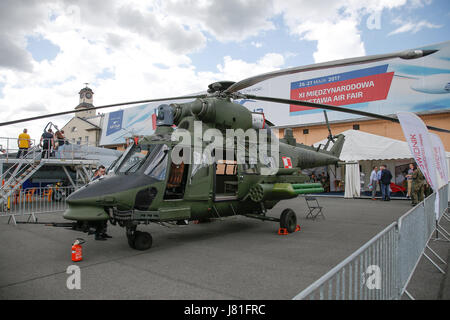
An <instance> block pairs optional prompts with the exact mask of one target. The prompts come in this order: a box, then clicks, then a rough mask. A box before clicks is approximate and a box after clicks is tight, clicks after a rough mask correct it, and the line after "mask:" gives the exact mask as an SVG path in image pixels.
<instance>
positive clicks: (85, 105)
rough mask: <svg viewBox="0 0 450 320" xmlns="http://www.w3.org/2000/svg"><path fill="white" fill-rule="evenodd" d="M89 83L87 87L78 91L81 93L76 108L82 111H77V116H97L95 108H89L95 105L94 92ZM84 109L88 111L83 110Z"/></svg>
mask: <svg viewBox="0 0 450 320" xmlns="http://www.w3.org/2000/svg"><path fill="white" fill-rule="evenodd" d="M87 85H88V84H87V83H86V87H85V88H83V89H81V90H80V92H79V93H78V94H79V95H80V103H79V104H78V105H77V106H76V107H75V110H80V112H77V113H76V116H77V117H80V118H89V117H94V116H95V110H87V109H89V108H93V107H94V97H93V96H94V92H93V91H92V89H91V88H89V87H88V86H87ZM83 109H85V110H86V111H81V110H83Z"/></svg>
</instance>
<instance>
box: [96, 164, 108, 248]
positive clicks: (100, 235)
mask: <svg viewBox="0 0 450 320" xmlns="http://www.w3.org/2000/svg"><path fill="white" fill-rule="evenodd" d="M105 173H106V168H105V166H103V165H101V166H100V167H98V169H97V171H95V174H94V178H93V179H92V181H94V180H97V179H100V177H102V176H104V175H105ZM107 228H108V221H107V220H103V221H98V222H97V223H96V227H95V240H100V241H104V240H106V239H109V238H112V237H111V236H110V235H109V234H107V233H106V230H107Z"/></svg>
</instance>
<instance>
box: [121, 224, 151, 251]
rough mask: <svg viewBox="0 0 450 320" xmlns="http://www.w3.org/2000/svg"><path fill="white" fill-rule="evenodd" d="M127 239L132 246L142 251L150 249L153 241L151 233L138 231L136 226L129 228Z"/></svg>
mask: <svg viewBox="0 0 450 320" xmlns="http://www.w3.org/2000/svg"><path fill="white" fill-rule="evenodd" d="M127 240H128V245H129V246H130V248H132V249H136V250H140V251H144V250H147V249H150V248H151V246H152V243H153V239H152V236H151V235H150V233H148V232H142V231H137V230H136V226H133V227H129V228H127Z"/></svg>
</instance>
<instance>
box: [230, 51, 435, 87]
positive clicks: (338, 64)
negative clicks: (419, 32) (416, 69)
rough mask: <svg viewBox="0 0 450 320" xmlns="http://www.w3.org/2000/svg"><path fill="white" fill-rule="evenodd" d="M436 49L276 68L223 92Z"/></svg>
mask: <svg viewBox="0 0 450 320" xmlns="http://www.w3.org/2000/svg"><path fill="white" fill-rule="evenodd" d="M437 51H438V50H406V51H399V52H394V53H389V54H377V55H371V56H365V57H357V58H349V59H342V60H337V61H330V62H322V63H316V64H310V65H307V66H301V67H294V68H288V69H282V70H277V71H272V72H268V73H264V74H260V75H257V76H254V77H250V78H247V79H244V80H241V81H239V82H236V83H235V84H233V85H231V86H230V87H228V89H226V90H225V93H233V92H237V91H239V90H242V89H245V88H248V87H251V86H252V85H255V84H257V83H259V82H262V81H264V80H268V79H272V78H275V77H279V76H284V75H288V74H294V73H300V72H305V71H313V70H321V69H327V68H333V67H344V66H351V65H355V64H361V63H364V62H376V61H382V60H387V59H393V58H400V59H408V60H409V59H417V58H421V57H425V56H427V55H430V54H433V53H435V52H437Z"/></svg>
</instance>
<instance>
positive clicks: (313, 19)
mask: <svg viewBox="0 0 450 320" xmlns="http://www.w3.org/2000/svg"><path fill="white" fill-rule="evenodd" d="M405 4H406V0H392V1H388V0H378V1H371V2H363V1H358V0H338V1H326V0H316V1H308V0H275V12H276V13H278V14H282V16H283V19H284V22H285V24H286V25H287V26H288V28H289V30H290V32H291V33H292V34H294V35H297V36H298V37H299V38H300V39H303V40H309V41H316V42H317V49H316V51H315V52H314V54H313V56H314V61H315V62H322V61H330V60H335V59H343V58H349V57H355V56H360V55H364V54H365V48H364V43H363V41H362V39H361V31H360V29H359V28H360V24H361V23H362V22H363V21H364V22H365V20H363V19H367V18H368V17H369V15H370V14H373V13H375V12H381V11H382V10H384V9H392V8H396V7H400V6H403V5H405Z"/></svg>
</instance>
